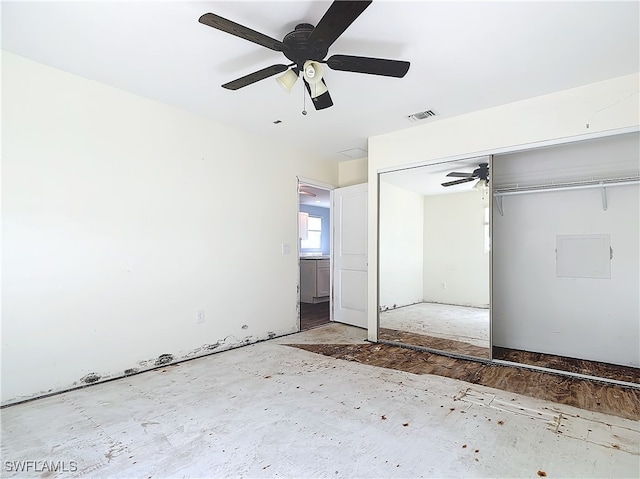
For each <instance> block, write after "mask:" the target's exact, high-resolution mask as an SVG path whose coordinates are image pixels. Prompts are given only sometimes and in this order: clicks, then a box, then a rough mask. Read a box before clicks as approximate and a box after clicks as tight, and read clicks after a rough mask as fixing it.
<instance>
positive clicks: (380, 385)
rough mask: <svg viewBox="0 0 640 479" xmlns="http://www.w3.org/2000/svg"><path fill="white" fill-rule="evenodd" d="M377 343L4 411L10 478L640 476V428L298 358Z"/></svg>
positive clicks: (485, 391) (220, 360)
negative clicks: (48, 467) (26, 464)
mask: <svg viewBox="0 0 640 479" xmlns="http://www.w3.org/2000/svg"><path fill="white" fill-rule="evenodd" d="M365 337H366V332H365V331H363V330H359V329H356V328H351V327H347V326H344V325H338V324H331V325H328V326H324V327H320V328H317V329H313V330H310V331H306V332H304V333H300V334H295V335H291V336H287V337H285V338H279V339H275V340H271V341H266V342H263V343H259V344H255V345H251V346H246V347H243V348H239V349H236V350H233V351H227V352H223V353H219V354H215V355H212V356H209V357H206V358H201V359H197V360H193V361H189V362H185V363H182V364H180V365H176V366H168V367H165V368H163V369H158V370H154V371H151V372H147V373H143V374H139V375H136V376H130V377H127V378H124V379H121V380H117V381H113V382H109V383H104V384H97V385H95V386H91V387H88V388H85V389H81V390H77V391H72V392H68V393H65V394H60V395H57V396H53V397H49V398H45V399H41V400H37V401H32V402H28V403H24V404H20V405H16V406H12V407H8V408H5V409H3V410H2V411H1V424H2V435H1V438H2V461H3V462H2V467H3V473H2V476H3V477H18V476H19V477H62V476H65V477H141V478H142V477H143V478H149V477H296V478H297V477H331V478H339V477H362V478H369V477H376V478H382V477H402V478H408V477H539V476H544V475H546V476H547V477H634V478H637V477H639V476H640V430H639V425H638V423H637V422H635V421H630V420H626V419H622V418H618V417H615V416H608V415H604V414H600V413H594V412H589V411H584V410H581V409H577V408H572V407H570V406H559V405H557V404H554V403H551V402H547V401H543V400H537V399H532V398H528V397H524V396H520V395H517V394H512V393H507V392H504V391H501V390H496V389H492V388H487V387H483V386H478V385H472V387H470V385H469V384H468V383H464V382H461V381H458V380H454V379H449V378H443V377H439V376H430V375H415V374H411V373H407V372H402V371H396V370H390V369H384V368H378V367H375V366H369V365H365V364H359V363H355V362H348V361H342V360H339V359H334V358H330V357H326V356H321V355H317V354H314V353H311V352H308V351H303V350H301V349H296V348H291V347H289V346H286V344H291V343H304V342H308V343H319V342H330V341H332V342H342V343H350V342H364V339H365ZM29 460H31V461H40V462H39V466H38V463H36V466H37V467H40V469H39V471H34V470H33V468H32V469H31V470H30V471H29V472H22V473H17V472H15V471H9V470H8V469H10V468H14V466H15V465H17V462H16V461H29ZM43 461H46V463H47V464H55V463H56V461H61V462H62V463H64V465H66V466H67V470H68V469H70V468H69V465H71V464H75V468H77V470H76V471H75V472H64V473H62V472H58V473H55V472H54V473H47V472H45V473H43V472H42V466H43V465H44V464H45V462H43ZM71 461H75V462H74V463H72V462H71ZM75 468H74V469H75Z"/></svg>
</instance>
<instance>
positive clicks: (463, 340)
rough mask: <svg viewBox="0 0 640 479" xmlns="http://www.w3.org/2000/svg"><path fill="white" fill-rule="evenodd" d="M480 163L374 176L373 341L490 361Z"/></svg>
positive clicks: (485, 194) (485, 207)
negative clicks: (375, 272)
mask: <svg viewBox="0 0 640 479" xmlns="http://www.w3.org/2000/svg"><path fill="white" fill-rule="evenodd" d="M482 163H486V164H488V163H489V158H487V157H483V158H473V159H468V160H464V161H456V162H447V163H441V164H438V165H429V166H423V167H417V168H411V169H405V170H398V171H392V172H386V173H381V174H380V176H379V180H380V186H379V202H380V204H379V215H380V216H379V272H378V274H379V296H378V310H379V313H378V314H379V332H378V337H379V339H380V340H382V341H393V342H397V343H403V344H405V345H409V346H417V347H422V348H428V349H432V350H438V351H442V352H445V353H449V354H454V355H463V356H473V357H478V358H485V359H489V358H490V318H489V249H490V243H489V241H490V238H489V231H490V228H489V206H490V203H489V190H488V186H487V182H486V181H485V180H486V179H487V175H488V165H487V166H479V165H480V164H482ZM443 183H444V185H443Z"/></svg>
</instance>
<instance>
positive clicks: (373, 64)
mask: <svg viewBox="0 0 640 479" xmlns="http://www.w3.org/2000/svg"><path fill="white" fill-rule="evenodd" d="M327 65H328V66H329V68H331V69H332V70H341V71H345V72H355V73H368V74H369V75H383V76H387V77H394V78H402V77H403V76H405V75H406V74H407V72H408V71H409V66H410V65H411V64H410V63H409V62H405V61H401V60H386V59H384V58H369V57H356V56H352V55H333V56H332V57H330V58H329V59H328V60H327Z"/></svg>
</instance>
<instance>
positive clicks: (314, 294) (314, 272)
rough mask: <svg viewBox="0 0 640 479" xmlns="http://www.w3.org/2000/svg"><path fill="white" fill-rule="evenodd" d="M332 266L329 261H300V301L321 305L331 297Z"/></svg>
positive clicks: (302, 259)
mask: <svg viewBox="0 0 640 479" xmlns="http://www.w3.org/2000/svg"><path fill="white" fill-rule="evenodd" d="M330 276H331V266H330V262H329V260H328V259H312V258H309V259H306V258H301V259H300V301H301V302H303V303H320V302H322V301H329V296H330V295H331V290H330V281H329V278H330Z"/></svg>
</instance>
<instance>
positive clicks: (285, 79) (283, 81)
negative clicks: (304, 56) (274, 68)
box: [276, 70, 298, 93]
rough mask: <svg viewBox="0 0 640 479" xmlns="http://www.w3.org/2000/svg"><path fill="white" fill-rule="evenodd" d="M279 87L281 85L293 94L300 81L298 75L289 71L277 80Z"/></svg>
mask: <svg viewBox="0 0 640 479" xmlns="http://www.w3.org/2000/svg"><path fill="white" fill-rule="evenodd" d="M276 81H277V82H278V85H280V86H281V87H282V88H283V89H284V91H286V92H287V93H291V90H293V86H294V85H295V84H296V82H297V81H298V75H296V73H295V72H294V71H293V70H287V71H286V72H284V73H283V74H282V75H280V76H279V77H277V78H276Z"/></svg>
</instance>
